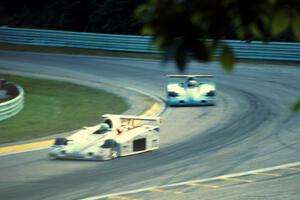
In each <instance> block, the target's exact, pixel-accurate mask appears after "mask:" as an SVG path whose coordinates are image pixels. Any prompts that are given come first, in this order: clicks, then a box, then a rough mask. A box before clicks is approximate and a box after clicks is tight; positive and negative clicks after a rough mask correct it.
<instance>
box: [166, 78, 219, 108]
mask: <svg viewBox="0 0 300 200" xmlns="http://www.w3.org/2000/svg"><path fill="white" fill-rule="evenodd" d="M212 77H213V76H211V75H168V78H170V79H169V83H168V85H167V103H168V105H169V106H194V105H215V104H216V98H215V96H216V86H215V84H214V82H212V81H209V80H207V78H212Z"/></svg>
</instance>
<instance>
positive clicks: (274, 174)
mask: <svg viewBox="0 0 300 200" xmlns="http://www.w3.org/2000/svg"><path fill="white" fill-rule="evenodd" d="M253 175H259V176H274V177H278V176H281V174H276V173H266V172H256V173H253Z"/></svg>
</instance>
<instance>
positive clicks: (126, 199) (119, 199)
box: [108, 196, 142, 200]
mask: <svg viewBox="0 0 300 200" xmlns="http://www.w3.org/2000/svg"><path fill="white" fill-rule="evenodd" d="M108 199H116V200H142V199H137V198H131V197H126V196H112V197H108Z"/></svg>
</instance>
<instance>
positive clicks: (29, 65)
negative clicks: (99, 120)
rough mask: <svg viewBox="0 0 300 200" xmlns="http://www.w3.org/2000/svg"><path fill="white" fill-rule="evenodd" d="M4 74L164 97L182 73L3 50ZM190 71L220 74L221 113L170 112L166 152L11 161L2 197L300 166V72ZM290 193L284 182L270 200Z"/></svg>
mask: <svg viewBox="0 0 300 200" xmlns="http://www.w3.org/2000/svg"><path fill="white" fill-rule="evenodd" d="M1 69H6V70H13V71H23V72H32V73H37V74H49V75H57V76H66V77H72V78H78V79H82V80H93V81H99V82H107V83H111V84H116V85H122V86H125V87H130V88H135V89H138V90H142V91H144V92H146V93H149V94H151V95H155V96H158V97H161V98H165V85H166V75H167V74H174V73H176V71H175V69H174V67H173V64H172V63H170V64H168V65H166V66H162V65H161V63H160V62H159V61H145V60H141V59H125V58H108V57H90V56H72V55H56V54H37V53H17V52H0V70H1ZM187 73H191V74H192V73H196V74H212V75H214V76H215V81H216V84H217V92H218V93H217V94H218V105H217V106H215V107H184V108H180V107H175V108H169V109H167V110H166V112H165V113H164V114H163V115H162V117H163V125H162V128H161V134H162V135H161V148H160V150H159V151H153V152H148V153H145V154H139V155H135V156H130V157H124V158H120V159H116V160H113V161H106V162H86V161H62V160H50V159H49V158H48V157H47V152H46V151H45V150H40V151H34V152H28V153H21V154H14V155H9V156H2V157H0V199H22V200H27V199H28V200H35V199H36V200H40V199H47V200H56V199H81V198H86V197H90V196H95V195H100V194H108V193H112V192H120V191H126V190H129V189H137V188H142V187H149V186H155V185H164V184H169V183H175V182H180V181H186V180H191V179H199V178H206V177H213V176H218V175H223V174H228V173H234V172H241V171H247V170H253V169H258V168H264V167H271V166H275V165H280V164H285V163H291V162H298V161H300V113H292V112H291V111H290V110H289V109H288V105H289V104H290V103H292V102H293V101H295V100H296V99H297V97H298V98H299V93H300V92H299V91H300V66H272V65H267V64H238V65H237V69H236V70H235V71H234V73H232V74H228V73H225V72H224V71H223V70H222V69H220V67H219V65H218V64H217V63H213V64H199V63H192V64H190V66H189V70H188V72H187ZM0 132H1V131H0ZM0 134H1V133H0ZM297 178H298V179H297ZM289 179H290V180H291V181H292V182H295V180H299V176H290V177H289ZM298 183H299V181H298ZM268 184H269V183H268ZM261 187H263V186H261ZM281 187H282V186H281V185H280V184H278V182H277V184H274V187H272V189H270V190H271V191H270V190H268V192H270V193H271V192H274V191H277V190H278V189H279V188H281ZM299 189H300V184H291V185H290V186H289V191H290V193H288V194H285V195H287V196H288V195H291V196H293V197H295V194H296V195H298V196H297V197H300V194H299V192H295V191H299ZM241 191H242V190H241ZM255 191H257V190H255ZM236 192H238V189H235V193H236ZM259 192H260V193H262V191H259ZM226 194H227V195H228V196H227V197H228V198H226ZM229 194H230V188H227V189H226V192H225V193H224V195H223V196H222V199H233V198H232V196H230V195H229ZM209 195H210V194H209V193H206V196H205V197H206V199H214V198H215V196H216V194H213V193H212V194H211V196H209ZM213 195H215V196H213ZM195 199H197V198H195ZM237 199H239V198H237ZM249 199H250V198H249ZM252 199H253V198H252ZM271 199H272V198H271ZM291 199H292V198H291ZM295 199H296V198H295Z"/></svg>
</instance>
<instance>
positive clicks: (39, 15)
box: [0, 0, 145, 34]
mask: <svg viewBox="0 0 300 200" xmlns="http://www.w3.org/2000/svg"><path fill="white" fill-rule="evenodd" d="M144 2H145V0H60V1H58V0H48V1H41V0H22V1H19V0H1V2H0V26H4V25H6V26H11V27H29V28H46V29H56V30H70V31H85V32H100V33H118V34H138V33H139V30H140V28H141V23H140V21H139V20H138V19H137V18H134V16H133V14H132V13H133V12H134V10H135V9H136V7H137V6H138V5H140V4H141V3H144Z"/></svg>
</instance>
